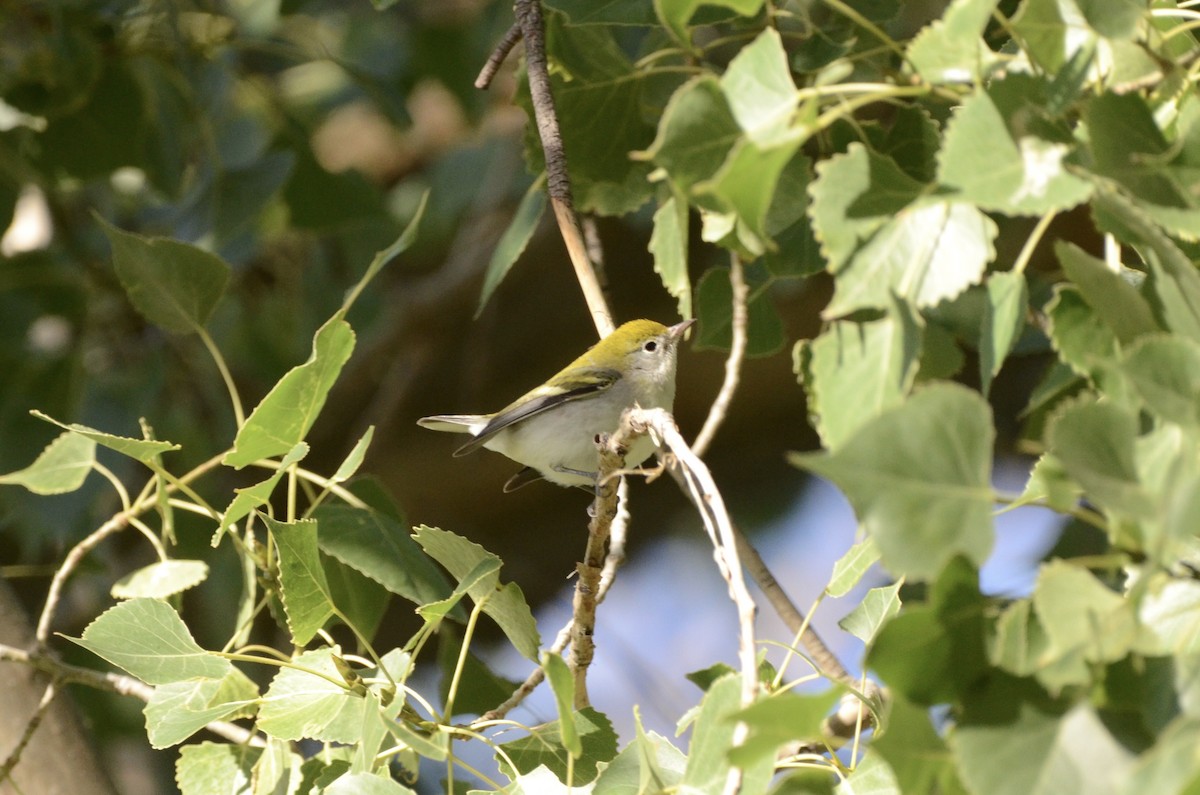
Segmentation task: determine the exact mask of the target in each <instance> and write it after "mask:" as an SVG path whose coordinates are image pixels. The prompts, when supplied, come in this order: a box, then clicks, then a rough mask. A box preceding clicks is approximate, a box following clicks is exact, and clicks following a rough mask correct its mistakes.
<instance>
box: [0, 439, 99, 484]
mask: <svg viewBox="0 0 1200 795" xmlns="http://www.w3.org/2000/svg"><path fill="white" fill-rule="evenodd" d="M95 461H96V442H95V441H94V440H92V439H89V438H88V437H86V436H82V435H80V434H78V433H72V432H70V431H67V432H66V433H63V434H60V435H59V436H58V437H56V438H55V439H54V441H52V442H50V444H48V445H46V449H44V450H42V452H41V453H40V454H39V455H38V457H37V458H35V459H34V461H33V463H32V464H30V465H29V466H27V467H25V468H24V469H18V470H17V471H16V472H9V473H8V474H7V475H0V484H4V485H10V486H24V487H25V488H26V489H28V490H29V491H31V492H33V493H34V494H42V495H49V494H67V493H68V492H72V491H75V489H77V488H79V487H80V486H82V485H83V481H84V480H86V479H87V476H88V473H89V472H91V471H92V464H93V463H94V462H95Z"/></svg>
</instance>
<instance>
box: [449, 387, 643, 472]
mask: <svg viewBox="0 0 1200 795" xmlns="http://www.w3.org/2000/svg"><path fill="white" fill-rule="evenodd" d="M620 379H621V374H620V373H619V372H618V371H616V370H612V369H609V368H605V367H587V368H582V369H580V370H579V371H578V372H577V374H575V375H574V377H572V378H570V379H565V380H564V379H559V380H556V381H555V383H554V385H553V386H540V387H538V388H537V389H535V390H533V391H532V392H529V393H527V394H525V395H522V396H521V397H519V398H517V399H516V400H514V401H513V402H512V403H511V404H509V406H508V407H506V408H503V409H501V410H500V411H498V412H496V413H495V414H494V415H493V416H492V418H491V420H489V421H488V424H487V425H485V426H483V428H481V429H480V431H479V433H478V434H476V436H475V438H474V439H472V440H471V441H469V442H467V443H466V444H464V445H463V446H462V447H460V448H458V449H457V450H455V451H454V454H455V455H456V456H459V455H466V454H467V453H470V452H473V451H475V450H478V449H479V448H481V447H483V445H484V443H485V442H487V440H488V439H491V438H492V437H493V436H495V435H496V434H497V433H499V432H500V431H502V430H504V429H505V428H507V427H509V426H510V425H513V424H515V423H518V422H521V421H523V420H527V419H529V418H530V417H532V416H534V415H535V414H541V413H542V412H543V411H546V410H547V409H552V408H554V407H555V406H561V405H562V404H563V403H567V402H570V401H572V400H579V399H580V398H585V397H590V396H593V395H597V394H599V393H601V392H604V391H605V390H607V389H608V388H609V387H611V386H612V385H613V384H615V383H616V382H617V381H619V380H620Z"/></svg>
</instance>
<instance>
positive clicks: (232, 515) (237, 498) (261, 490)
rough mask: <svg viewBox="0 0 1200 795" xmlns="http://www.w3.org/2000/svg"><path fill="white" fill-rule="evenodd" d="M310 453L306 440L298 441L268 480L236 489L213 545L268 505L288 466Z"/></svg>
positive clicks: (217, 530) (223, 515) (214, 535)
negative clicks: (257, 509)
mask: <svg viewBox="0 0 1200 795" xmlns="http://www.w3.org/2000/svg"><path fill="white" fill-rule="evenodd" d="M306 455H308V445H307V444H306V443H305V442H300V443H298V444H297V445H296V446H295V447H293V448H292V449H291V451H290V452H289V453H288V454H287V455H285V456H284V457H283V460H282V461H280V462H279V466H278V468H276V470H275V471H274V472H273V473H272V474H271V476H270V477H269V478H267V479H266V480H262V481H259V482H258V483H255V484H254V485H253V486H247V487H246V488H244V489H234V492H235V493H234V496H233V501H232V502H230V503H229V507H228V508H226V509H225V512H224V513H223V514H221V524H219V525H218V526H217V529H216V532H214V533H213V537H212V542H211V543H212V545H213V546H214V547H215V546H216V545H217V544H219V543H220V542H221V537H222V536H224V535H225V531H226V530H228V529H229V528H230V527H233V525H234V523H235V522H240V521H241V520H242V519H244V518H245V517H246V516H248V515H249V514H250V511H252V510H254V509H255V508H257V507H258V506H260V505H266V504H267V502H268V501H269V500H270V499H271V494H272V493H273V492H274V491H275V486H277V485H278V484H279V481H280V480H281V479H282V478H283V476H284V474H286V473H287V470H288V467H290V466H291V465H292V464H295V463H297V462H299V461H300V460H301V459H303V458H304V457H305V456H306Z"/></svg>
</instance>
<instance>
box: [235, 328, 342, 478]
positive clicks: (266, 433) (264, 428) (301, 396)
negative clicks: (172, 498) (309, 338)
mask: <svg viewBox="0 0 1200 795" xmlns="http://www.w3.org/2000/svg"><path fill="white" fill-rule="evenodd" d="M353 350H354V331H353V330H352V329H351V328H350V324H348V323H347V322H346V321H344V320H342V319H341V318H340V317H337V316H334V317H332V318H330V319H329V320H328V321H327V322H326V323H325V325H323V326H321V328H319V329H317V333H316V335H314V337H313V350H312V355H311V356H309V358H308V361H307V362H305V363H304V364H302V365H299V366H297V367H293V368H292V369H291V370H289V371H288V372H287V373H286V374H285V375H284V376H283V378H281V379H279V382H278V383H277V384H275V386H274V387H272V388H271V391H270V392H268V393H267V395H266V397H264V398H263V399H262V401H261V402H260V403H259V404H258V406H256V407H255V409H254V411H253V412H252V413H251V414H250V416H249V417H248V418H247V419H246V424H245V425H243V426H242V427H241V428H240V429H239V430H238V434H237V438H235V439H234V442H233V449H232V450H231V451H230V452H229V453H228V454H226V456H225V458H223V459H222V463H223V464H225V465H226V466H231V467H234V468H235V469H241V468H242V467H244V466H246V465H247V464H251V463H253V462H255V461H258V460H260V459H263V458H270V457H271V456H276V455H283V454H284V453H287V452H288V451H289V450H292V449H293V448H294V447H295V446H296V445H297V444H299V443H300V442H301V441H303V439H304V437H305V436H306V435H307V434H308V431H309V429H310V428H311V427H312V424H313V422H315V421H316V419H317V415H318V414H319V413H320V411H321V408H322V407H323V406H324V405H325V398H326V397H327V396H328V394H329V390H330V389H332V388H333V384H334V382H335V381H337V377H338V374H339V373H341V371H342V366H343V365H344V364H345V363H346V360H348V359H349V358H350V353H351V352H352V351H353Z"/></svg>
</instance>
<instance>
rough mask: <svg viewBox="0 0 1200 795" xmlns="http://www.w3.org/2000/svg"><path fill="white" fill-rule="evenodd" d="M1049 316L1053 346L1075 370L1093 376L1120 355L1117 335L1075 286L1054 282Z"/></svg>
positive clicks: (1047, 308)
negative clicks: (1055, 283)
mask: <svg viewBox="0 0 1200 795" xmlns="http://www.w3.org/2000/svg"><path fill="white" fill-rule="evenodd" d="M1046 315H1047V316H1048V317H1049V319H1050V329H1049V333H1050V344H1051V346H1052V347H1053V348H1054V350H1056V351H1058V356H1059V358H1060V359H1062V361H1063V362H1065V363H1066V364H1068V365H1070V367H1071V369H1072V370H1074V371H1075V372H1076V373H1079V374H1080V375H1082V376H1087V377H1089V378H1090V377H1092V376H1093V375H1094V374H1095V372H1096V371H1097V370H1098V369H1099V368H1100V367H1101V366H1102V365H1103V364H1104V363H1106V362H1108V361H1112V360H1115V359H1116V358H1117V356H1118V354H1117V348H1118V343H1117V335H1116V334H1115V333H1113V330H1112V329H1111V328H1110V327H1109V326H1108V325H1106V324H1105V323H1104V322H1103V321H1102V320H1101V319H1100V317H1099V316H1098V313H1097V312H1096V310H1094V309H1092V307H1090V306H1089V305H1088V304H1087V302H1086V301H1085V300H1084V298H1083V294H1082V293H1080V292H1079V290H1077V289H1075V287H1073V286H1071V285H1069V284H1058V285H1055V287H1054V298H1052V299H1051V300H1050V303H1049V305H1048V306H1047V307H1046Z"/></svg>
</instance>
